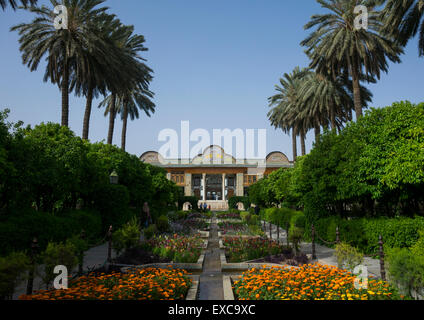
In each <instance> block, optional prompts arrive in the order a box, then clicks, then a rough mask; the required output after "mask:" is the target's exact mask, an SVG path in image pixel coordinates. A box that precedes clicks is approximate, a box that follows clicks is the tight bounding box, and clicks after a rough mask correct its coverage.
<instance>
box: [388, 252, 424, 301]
mask: <svg viewBox="0 0 424 320" xmlns="http://www.w3.org/2000/svg"><path fill="white" fill-rule="evenodd" d="M386 255H387V260H388V264H389V267H388V270H389V276H390V281H391V282H394V283H395V284H396V285H398V286H399V287H400V289H401V291H403V293H404V294H406V295H408V296H412V295H413V292H415V293H417V292H419V291H420V290H422V288H423V287H424V256H422V255H415V254H414V253H412V252H411V250H409V249H407V248H402V249H399V248H393V249H390V250H387V252H386Z"/></svg>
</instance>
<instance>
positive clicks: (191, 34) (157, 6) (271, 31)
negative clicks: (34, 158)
mask: <svg viewBox="0 0 424 320" xmlns="http://www.w3.org/2000/svg"><path fill="white" fill-rule="evenodd" d="M39 3H41V4H49V3H50V2H49V1H46V0H41V1H39ZM106 5H107V6H109V7H110V12H113V13H115V14H117V15H118V17H119V18H120V19H121V20H122V21H123V22H124V23H125V24H132V25H134V26H135V30H136V32H137V33H139V34H143V35H144V36H145V37H146V46H147V47H148V48H149V51H148V52H147V53H146V54H145V55H144V57H145V58H147V59H148V65H149V66H150V67H151V68H152V69H153V70H154V72H155V75H154V76H155V78H154V81H153V83H152V86H151V89H152V90H153V91H154V92H155V94H156V96H155V103H156V105H157V111H156V113H155V114H154V115H153V116H152V118H147V117H146V116H145V115H143V116H142V117H141V119H139V120H136V121H134V122H130V123H129V126H128V136H127V151H129V152H130V153H133V154H136V155H141V154H142V153H143V152H145V151H148V150H156V151H157V150H159V148H160V147H161V146H162V145H163V142H159V141H158V134H159V132H160V131H161V130H162V129H165V128H173V129H175V130H177V131H179V127H180V122H181V121H183V120H189V121H190V124H191V129H192V130H194V129H197V128H204V129H206V130H208V131H210V133H211V134H212V129H225V128H229V129H232V130H233V129H236V128H241V129H243V130H246V129H267V136H268V139H267V150H268V152H271V151H275V150H279V151H282V152H284V153H285V154H287V155H288V156H289V158H290V159H292V151H291V150H292V148H291V138H290V137H289V136H287V135H284V134H283V133H282V132H281V131H276V130H274V129H273V128H272V127H271V126H270V125H269V123H268V120H267V112H268V110H269V107H268V104H267V98H268V97H269V96H271V95H273V94H274V85H275V84H277V83H278V80H279V78H280V77H281V76H282V75H283V74H284V73H285V72H291V71H292V70H293V68H294V67H295V66H298V65H299V66H301V67H306V66H307V64H308V60H307V58H306V56H305V54H304V53H303V50H304V49H303V48H302V47H300V45H299V43H300V42H301V41H302V40H303V39H304V38H305V37H306V36H307V35H308V31H305V30H304V29H303V26H304V25H305V24H306V23H307V22H308V21H309V18H310V17H311V15H312V14H315V13H323V12H325V10H324V9H321V8H320V7H319V5H318V4H317V3H316V2H315V0H301V1H299V0H214V1H211V0H209V1H207V0H178V1H176V0H124V1H123V0H107V1H106ZM31 18H32V16H31V15H30V14H29V13H27V12H23V11H17V12H13V11H12V10H11V9H10V8H8V9H7V10H6V11H5V12H2V11H0V39H1V51H0V55H1V59H0V73H1V77H0V109H4V108H6V107H7V108H10V109H11V120H13V121H17V120H23V121H24V122H25V124H31V125H36V124H38V123H40V122H48V121H51V122H60V110H61V108H60V103H61V100H60V92H59V90H58V88H57V87H55V86H53V85H51V84H49V83H43V81H42V79H43V74H44V66H45V65H44V64H43V65H40V67H39V70H38V71H36V72H32V73H31V72H30V71H29V70H28V69H27V68H26V67H25V66H23V65H22V63H21V55H20V53H19V49H18V48H19V46H18V35H17V33H16V32H14V33H11V32H9V29H10V27H11V26H13V25H15V24H18V23H21V22H29V21H30V20H31ZM423 70H424V59H423V58H419V57H418V49H417V40H416V39H414V40H413V41H412V42H410V44H409V46H408V47H407V48H406V50H405V55H403V56H402V64H398V65H393V64H391V65H390V70H389V73H388V74H387V75H383V76H382V78H381V80H380V81H379V82H378V84H376V85H370V86H369V87H370V89H371V90H372V92H373V93H374V101H373V103H372V106H374V107H382V106H386V105H389V104H391V103H392V102H394V101H400V100H410V101H412V102H422V101H424V98H423V83H424V81H423V76H422V75H423ZM98 102H99V101H95V102H94V105H93V107H94V108H93V114H92V121H91V127H90V140H91V141H101V140H105V139H106V135H107V129H108V121H107V119H106V118H105V117H104V116H103V110H99V109H97V105H98ZM84 106H85V99H83V98H76V97H74V96H73V95H71V98H70V128H71V129H72V130H74V131H75V132H76V134H78V135H81V132H82V121H83V116H84ZM120 136H121V121H120V119H118V120H117V123H116V127H115V136H114V143H116V144H117V145H120ZM312 142H313V135H312V133H310V134H309V135H308V141H307V149H308V150H309V149H310V148H311V146H312ZM299 150H300V146H299Z"/></svg>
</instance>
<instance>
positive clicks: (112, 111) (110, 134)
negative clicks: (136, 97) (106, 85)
mask: <svg viewBox="0 0 424 320" xmlns="http://www.w3.org/2000/svg"><path fill="white" fill-rule="evenodd" d="M111 99H112V104H111V107H110V109H109V131H108V134H107V144H110V145H111V144H112V142H113V130H114V129H115V116H116V110H115V109H116V106H115V104H116V96H115V94H112V97H111Z"/></svg>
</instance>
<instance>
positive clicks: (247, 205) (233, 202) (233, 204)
mask: <svg viewBox="0 0 424 320" xmlns="http://www.w3.org/2000/svg"><path fill="white" fill-rule="evenodd" d="M240 202H241V203H243V206H244V210H249V208H250V200H249V198H248V197H237V196H235V197H231V198H230V199H229V200H228V207H229V208H230V210H231V209H236V206H237V204H238V203H240Z"/></svg>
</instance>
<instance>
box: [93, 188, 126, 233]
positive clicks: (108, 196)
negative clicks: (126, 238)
mask: <svg viewBox="0 0 424 320" xmlns="http://www.w3.org/2000/svg"><path fill="white" fill-rule="evenodd" d="M96 191H97V192H96V194H95V195H94V196H95V198H94V199H95V200H94V201H93V207H95V208H96V210H98V211H99V212H101V217H102V231H103V232H106V230H108V229H109V227H110V226H113V228H115V229H118V228H120V227H121V226H122V225H123V224H124V223H126V222H127V221H129V219H130V218H131V216H132V213H131V211H130V210H129V208H128V205H129V193H128V189H127V188H126V187H125V186H123V185H113V184H105V185H103V186H102V187H101V188H99V189H98V190H96Z"/></svg>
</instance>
